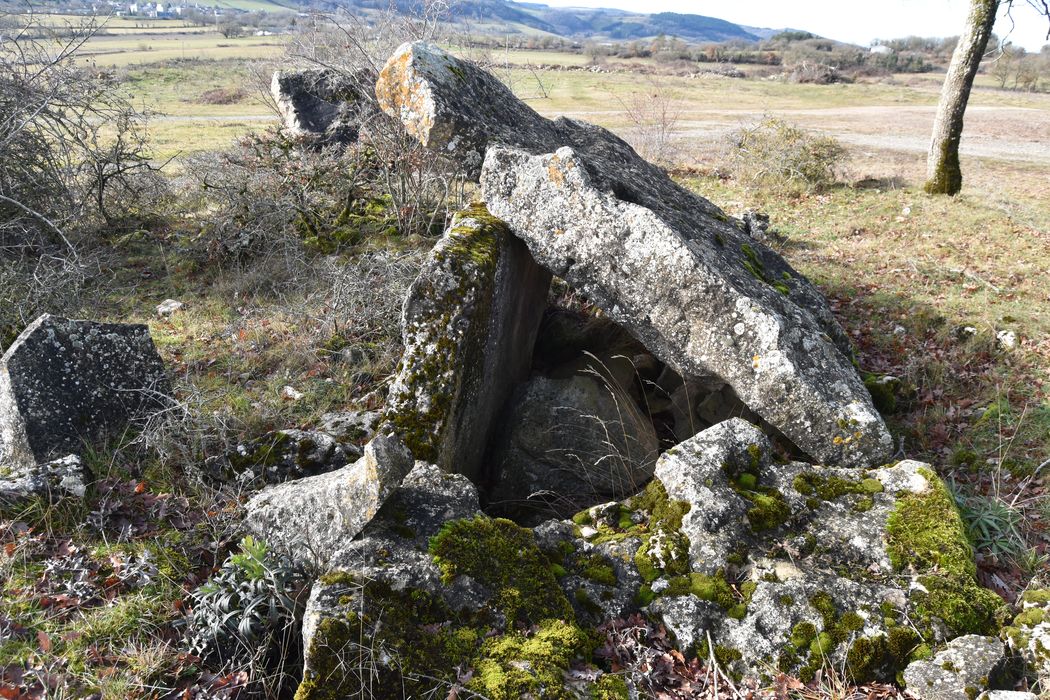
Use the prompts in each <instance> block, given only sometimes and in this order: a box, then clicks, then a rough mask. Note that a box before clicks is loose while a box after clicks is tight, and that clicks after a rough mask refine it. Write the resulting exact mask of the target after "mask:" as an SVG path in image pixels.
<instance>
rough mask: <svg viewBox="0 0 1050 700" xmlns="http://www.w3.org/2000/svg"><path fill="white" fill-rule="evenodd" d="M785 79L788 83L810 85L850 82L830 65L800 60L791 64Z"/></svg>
mask: <svg viewBox="0 0 1050 700" xmlns="http://www.w3.org/2000/svg"><path fill="white" fill-rule="evenodd" d="M787 79H788V82H789V83H803V84H806V83H808V84H812V85H831V84H833V83H848V82H852V81H851V80H849V79H848V78H847V77H846V76H844V75H842V74H841V73H839V72H838V70H837V69H835V68H833V67H832V66H829V65H826V64H824V63H815V62H813V61H801V62H799V63H797V64H795V65H794V66H792V68H791V71H790V72H789V73H788V74H787Z"/></svg>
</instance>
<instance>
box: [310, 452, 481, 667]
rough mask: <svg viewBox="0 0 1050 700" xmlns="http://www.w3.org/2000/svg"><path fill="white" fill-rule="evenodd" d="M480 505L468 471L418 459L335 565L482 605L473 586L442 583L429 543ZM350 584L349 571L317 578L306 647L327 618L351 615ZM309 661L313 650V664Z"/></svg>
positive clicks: (358, 575)
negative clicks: (462, 472) (456, 471)
mask: <svg viewBox="0 0 1050 700" xmlns="http://www.w3.org/2000/svg"><path fill="white" fill-rule="evenodd" d="M480 511H481V509H480V507H479V505H478V492H477V489H475V488H474V485H473V484H471V483H470V481H469V480H468V479H467V478H466V477H464V476H462V475H459V474H449V473H448V472H445V471H443V470H441V469H439V468H438V467H435V466H433V465H430V464H426V463H425V462H417V463H416V464H415V466H414V467H413V469H412V471H411V472H409V474H408V476H406V477H405V480H404V481H403V482H402V483H401V485H400V486H399V487H398V488H397V490H396V491H395V492H394V494H393V495H392V496H391V497H390V499H389V500H388V501H387V503H386V504H384V506H383V508H381V509H380V511H379V513H378V514H377V516H376V517H375V519H374V520H372V521H371V522H370V523H369V524H368V525H366V526H365V528H364V530H363V531H362V532H361V534H360V536H359V537H357V538H356V539H354V540H353V541H350V542H347V543H345V544H344V545H343V546H342V547H341V548H340V550H339V551H338V552H337V553H336V554H335V556H333V557H332V560H331V564H330V566H331V569H332V571H334V572H344V573H346V574H347V575H348V577H349V578H353V579H354V580H355V581H357V582H361V581H381V582H384V583H385V584H387V585H389V586H392V587H394V588H396V589H397V590H404V589H406V588H407V589H417V590H424V591H427V592H429V593H432V594H441V595H445V596H448V597H449V601H450V602H452V603H454V604H463V603H465V602H468V601H472V602H474V603H475V605H477V604H478V602H477V600H476V598H477V593H476V591H474V589H473V588H472V587H471V586H469V585H468V586H466V587H463V586H458V585H457V586H445V585H443V584H442V583H441V572H440V571H439V570H438V567H437V565H436V564H435V563H434V561H433V559H432V557H431V556H430V555H429V553H428V552H427V545H428V543H429V541H430V538H431V537H433V536H434V535H436V534H437V533H438V531H439V530H440V529H441V527H442V526H443V525H444V524H445V523H447V522H449V521H450V520H458V519H461V518H470V517H473V516H475V515H478V514H479V513H480ZM339 578H340V577H338V576H336V577H328V579H327V580H329V581H332V580H333V579H339ZM460 583H461V584H462V583H463V582H460ZM347 587H348V582H347V577H344V578H343V580H342V581H335V582H334V583H325V582H324V581H319V582H317V583H315V584H314V587H313V589H312V590H311V594H310V599H309V601H308V603H307V606H306V613H305V616H304V618H303V642H304V645H303V648H304V649H306V650H308V651H309V650H310V648H311V642H312V641H313V636H314V633H315V632H316V631H317V626H318V624H319V623H320V621H321V620H323V619H324V618H326V617H331V616H332V615H345V611H346V605H345V603H341V602H340V599H341V598H342V597H343V596H344V595H345V594H346V589H347ZM309 661H310V657H309V654H307V668H309V666H310V663H309Z"/></svg>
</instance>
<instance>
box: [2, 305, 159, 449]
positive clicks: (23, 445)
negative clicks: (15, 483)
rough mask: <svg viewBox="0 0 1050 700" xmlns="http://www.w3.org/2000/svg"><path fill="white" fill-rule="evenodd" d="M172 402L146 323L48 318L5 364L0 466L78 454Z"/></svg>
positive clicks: (23, 336) (18, 342)
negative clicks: (135, 420)
mask: <svg viewBox="0 0 1050 700" xmlns="http://www.w3.org/2000/svg"><path fill="white" fill-rule="evenodd" d="M170 400H171V388H170V384H169V382H168V377H167V374H166V373H165V370H164V364H163V363H162V362H161V359H160V355H158V354H157V348H156V347H155V346H154V345H153V340H152V339H151V338H150V334H149V329H148V328H147V327H146V326H143V325H129V324H120V323H96V322H93V321H74V320H70V319H66V318H59V317H57V316H51V315H50V314H44V315H43V316H41V317H40V318H38V319H37V320H36V321H34V322H33V323H32V324H30V325H29V326H28V327H27V328H26V329H25V330H24V331H23V332H22V334H21V335H20V336H19V337H18V339H17V340H15V342H14V343H12V345H11V347H9V348H8V350H7V352H6V353H4V356H3V358H2V359H0V465H3V466H6V467H8V468H28V467H31V466H32V465H33V464H35V463H41V462H46V461H48V460H49V459H52V458H54V457H55V456H57V455H67V454H70V453H79V452H80V451H81V450H82V449H83V447H84V445H85V444H97V443H98V442H100V441H102V440H104V439H106V438H107V437H111V436H114V435H118V434H119V433H120V431H122V430H123V429H124V427H125V426H126V425H127V424H128V422H129V421H131V420H133V419H136V418H142V417H145V416H146V415H147V414H149V413H150V412H153V411H157V410H160V409H163V408H166V407H168V405H169V402H170Z"/></svg>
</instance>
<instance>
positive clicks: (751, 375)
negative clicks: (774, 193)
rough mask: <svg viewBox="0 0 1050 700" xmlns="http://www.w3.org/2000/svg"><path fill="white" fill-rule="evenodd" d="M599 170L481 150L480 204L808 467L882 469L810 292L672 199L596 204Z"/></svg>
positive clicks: (694, 205) (864, 408) (602, 188)
mask: <svg viewBox="0 0 1050 700" xmlns="http://www.w3.org/2000/svg"><path fill="white" fill-rule="evenodd" d="M592 147H594V145H593V144H592ZM600 164H601V162H600V161H597V160H596V159H595V158H593V157H592V156H591V154H590V153H589V152H588V151H586V150H584V149H582V148H581V149H579V150H573V149H570V148H562V149H559V150H558V151H557V152H556V153H554V154H550V155H543V156H531V155H529V154H527V153H525V152H523V151H517V150H509V149H505V148H500V147H492V148H490V149H489V151H488V156H487V158H486V161H485V168H484V171H483V173H482V186H483V191H484V195H485V199H486V201H487V202H488V204H489V207H490V210H491V211H493V212H494V213H496V214H497V215H498V216H501V217H502V218H504V219H505V220H506V221H507V222H508V223H509V224H510V226H511V229H512V230H513V231H514V233H515V234H516V235H518V236H520V237H522V238H523V239H524V240H525V241H526V243H527V244H528V245H529V250H530V251H531V252H532V254H533V255H534V256H535V257H536V259H537V260H538V261H539V262H540V264H542V265H543V266H545V267H547V268H548V269H550V270H551V271H552V272H554V274H556V275H558V276H559V277H562V278H564V279H565V280H566V281H568V282H569V283H570V284H572V285H574V286H576V287H577V288H579V289H580V290H581V291H583V293H584V294H586V295H587V297H588V298H589V299H591V300H592V301H594V302H595V303H597V304H598V305H599V306H601V307H602V308H603V309H604V310H605V311H606V312H607V313H608V314H609V315H610V317H612V318H613V320H615V321H617V322H618V323H619V324H621V325H622V326H624V327H625V328H627V329H629V330H630V331H631V332H632V333H633V334H634V335H635V336H636V337H637V338H638V339H639V340H641V341H642V342H643V343H644V344H645V345H646V347H648V348H649V349H650V350H652V351H653V352H654V353H655V354H656V355H657V356H659V357H660V358H661V359H663V360H664V361H666V362H667V363H668V364H670V365H671V366H672V367H674V368H675V369H676V370H677V371H678V372H679V373H680V374H682V375H683V376H685V377H707V376H715V377H718V378H720V379H722V380H723V381H725V382H726V383H727V384H729V385H730V386H731V387H732V388H733V390H734V391H735V393H736V394H737V395H738V396H739V397H740V399H741V400H742V401H743V402H744V403H745V404H746V405H747V406H748V407H749V408H750V409H751V410H753V411H754V412H755V413H757V414H758V415H760V416H761V417H762V418H763V419H764V420H766V421H767V422H768V423H770V424H771V425H772V426H773V427H775V428H776V429H777V430H779V431H780V432H781V433H783V434H784V435H785V436H787V437H788V438H789V439H790V440H791V441H792V442H793V443H795V444H796V445H797V446H798V447H800V448H801V449H802V450H804V451H805V452H807V453H808V454H810V455H812V456H814V457H816V458H817V459H820V460H821V461H824V462H828V463H833V464H842V465H846V466H873V465H876V464H878V463H880V462H883V461H885V460H886V459H887V458H888V457H889V454H890V451H891V448H892V440H891V439H890V436H889V432H888V431H887V429H886V426H885V424H884V423H883V421H882V418H881V417H880V416H879V414H878V413H877V411H876V410H875V408H874V406H873V405H872V401H871V397H870V395H869V393H868V391H867V389H866V388H865V387H864V384H863V382H862V381H861V379H860V377H859V376H858V374H857V372H856V370H855V368H854V367H853V365H852V364H851V361H850V356H849V355H848V354H847V353H848V348H846V347H844V346H845V341H844V340H843V339H842V333H841V330H839V329H838V327H837V325H835V322H834V321H833V320H832V319H831V317H830V312H829V311H828V309H827V306H826V304H825V303H824V302H823V300H822V299H821V298H820V297H819V294H818V293H817V292H816V290H815V289H813V288H812V286H811V285H810V284H809V283H808V282H807V281H805V280H804V279H803V278H802V277H801V276H800V275H799V274H798V273H797V272H795V271H794V270H792V269H791V268H790V267H789V266H788V265H787V263H785V262H784V261H783V260H782V259H780V258H779V256H777V255H776V254H775V253H773V252H772V251H770V250H769V249H765V248H762V247H761V244H759V243H757V242H755V241H752V242H750V243H748V242H745V240H744V239H746V236H745V234H743V233H741V232H740V230H739V229H737V228H736V227H735V226H733V225H731V224H729V223H727V222H725V221H723V220H720V219H719V218H718V217H716V216H713V215H711V213H710V212H708V211H707V206H704V205H706V203H704V205H701V204H700V203H698V202H691V201H689V197H690V195H688V193H686V192H684V190H683V191H682V193H672V192H667V193H664V192H661V191H660V188H656V187H653V188H651V190H650V192H649V193H648V195H649V196H643V195H641V194H640V193H639V192H640V191H642V190H644V189H645V187H646V185H647V183H646V182H645V181H644V180H640V181H638V182H635V183H633V184H632V186H633V188H634V190H635V191H634V192H632V193H625V192H619V193H617V192H616V191H615V190H613V191H612V192H610V191H609V190H608V189H607V185H608V183H602V182H601V181H600V180H598V179H596V178H594V177H592V173H594V172H603V171H600V170H596V168H597V167H599V166H600ZM675 194H678V195H679V197H678V199H677V200H673V199H661V198H663V197H668V198H669V197H672V196H673V195H675ZM693 199H698V198H693ZM641 202H644V206H643V205H642V204H640V203H641ZM683 213H688V214H687V215H686V216H682V214H683ZM723 218H724V217H723ZM552 232H553V235H552ZM815 310H816V311H817V313H814V311H815ZM834 338H838V339H839V340H840V343H839V344H838V345H836V343H834V342H832V339H834Z"/></svg>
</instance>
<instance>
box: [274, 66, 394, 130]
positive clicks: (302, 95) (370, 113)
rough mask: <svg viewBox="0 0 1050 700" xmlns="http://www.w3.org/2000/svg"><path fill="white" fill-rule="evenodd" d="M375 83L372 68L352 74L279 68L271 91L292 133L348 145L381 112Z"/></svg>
mask: <svg viewBox="0 0 1050 700" xmlns="http://www.w3.org/2000/svg"><path fill="white" fill-rule="evenodd" d="M374 83H375V73H374V71H371V70H369V69H364V70H360V71H357V72H355V73H352V74H343V73H339V72H337V71H335V70H331V69H321V70H303V71H294V72H289V71H275V72H274V74H273V79H272V80H271V82H270V94H271V95H272V96H273V99H274V102H275V103H276V104H277V109H278V111H279V112H280V114H281V119H282V121H283V122H284V128H285V129H286V130H287V131H288V132H289V133H291V134H293V135H295V136H312V137H315V138H320V139H322V140H323V141H325V142H329V143H341V144H347V143H352V142H354V141H356V140H357V138H358V135H359V132H360V129H361V126H362V124H363V123H365V122H367V121H368V120H369V119H372V118H375V117H376V115H378V114H380V112H379V109H378V107H377V106H376V104H375V101H374V100H373V99H372V96H371V94H370V88H371V86H372V85H373V84H374Z"/></svg>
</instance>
